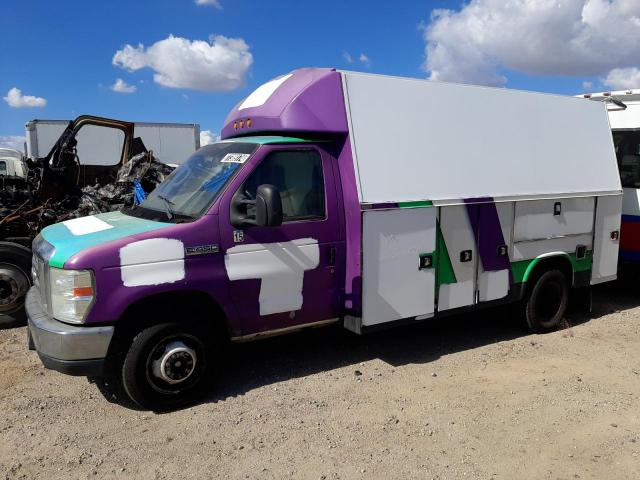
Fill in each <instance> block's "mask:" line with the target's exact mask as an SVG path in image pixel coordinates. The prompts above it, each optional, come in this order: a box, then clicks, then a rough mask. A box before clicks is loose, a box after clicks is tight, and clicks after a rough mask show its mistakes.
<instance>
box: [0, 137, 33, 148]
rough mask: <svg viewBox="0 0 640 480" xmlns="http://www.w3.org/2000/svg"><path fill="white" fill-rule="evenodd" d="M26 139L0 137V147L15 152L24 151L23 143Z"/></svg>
mask: <svg viewBox="0 0 640 480" xmlns="http://www.w3.org/2000/svg"><path fill="white" fill-rule="evenodd" d="M26 141H27V138H26V137H22V136H20V135H0V147H9V148H14V149H16V150H20V151H21V152H23V151H24V142H26Z"/></svg>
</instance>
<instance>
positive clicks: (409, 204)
mask: <svg viewBox="0 0 640 480" xmlns="http://www.w3.org/2000/svg"><path fill="white" fill-rule="evenodd" d="M398 207H400V208H421V207H433V202H432V201H431V200H420V201H417V202H398Z"/></svg>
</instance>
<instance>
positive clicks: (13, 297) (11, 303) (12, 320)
mask: <svg viewBox="0 0 640 480" xmlns="http://www.w3.org/2000/svg"><path fill="white" fill-rule="evenodd" d="M29 287H31V250H29V249H28V248H27V247H24V246H22V245H18V244H17V243H10V242H0V328H9V327H15V326H18V325H24V324H25V323H26V320H27V314H26V312H25V310H24V300H25V296H26V295H27V291H29Z"/></svg>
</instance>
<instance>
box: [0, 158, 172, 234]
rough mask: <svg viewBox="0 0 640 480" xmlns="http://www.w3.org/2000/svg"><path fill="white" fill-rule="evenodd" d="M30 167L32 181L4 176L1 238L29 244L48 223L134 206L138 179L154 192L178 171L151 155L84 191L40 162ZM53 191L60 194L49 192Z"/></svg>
mask: <svg viewBox="0 0 640 480" xmlns="http://www.w3.org/2000/svg"><path fill="white" fill-rule="evenodd" d="M27 164H28V167H29V173H28V176H27V178H26V179H24V178H22V179H15V178H14V179H11V178H6V177H2V176H0V238H2V239H4V240H8V241H14V242H17V243H22V244H24V245H27V246H30V245H29V244H30V242H31V239H33V237H34V236H35V235H36V234H37V233H38V232H39V231H40V230H41V229H42V228H44V227H46V226H47V225H51V224H53V223H57V222H62V221H64V220H68V219H70V218H76V217H82V216H85V215H92V214H96V213H103V212H110V211H114V210H120V209H122V208H123V207H127V206H132V205H133V204H134V185H135V182H136V181H137V182H139V184H140V186H141V187H142V189H143V190H144V191H145V192H150V191H152V190H153V189H154V188H155V187H156V186H157V185H158V184H160V183H161V182H162V181H163V180H164V179H165V177H166V176H167V175H168V174H169V173H171V171H173V169H174V167H171V166H169V165H165V164H163V163H160V162H158V161H156V160H155V159H154V157H153V153H152V152H146V151H145V152H143V153H140V154H138V155H135V156H134V157H132V158H131V159H129V161H128V162H127V163H125V164H124V165H122V166H121V167H120V168H119V169H118V170H117V171H116V172H114V175H113V178H112V179H111V181H108V182H102V183H95V184H94V185H90V186H86V187H84V188H79V187H78V186H77V185H74V184H69V183H68V182H64V181H63V179H62V178H56V177H55V176H51V175H46V174H45V173H46V170H47V168H46V167H43V166H42V165H41V164H38V163H37V162H33V161H30V160H29V161H28V163H27ZM52 190H56V192H55V193H56V194H49V193H47V192H50V191H52Z"/></svg>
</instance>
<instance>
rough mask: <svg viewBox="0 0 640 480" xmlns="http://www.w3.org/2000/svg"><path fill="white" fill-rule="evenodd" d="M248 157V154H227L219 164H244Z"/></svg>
mask: <svg viewBox="0 0 640 480" xmlns="http://www.w3.org/2000/svg"><path fill="white" fill-rule="evenodd" d="M250 156H251V155H250V154H248V153H227V154H226V155H225V156H224V158H223V159H222V160H220V163H244V162H246V161H247V158H249V157H250Z"/></svg>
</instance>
